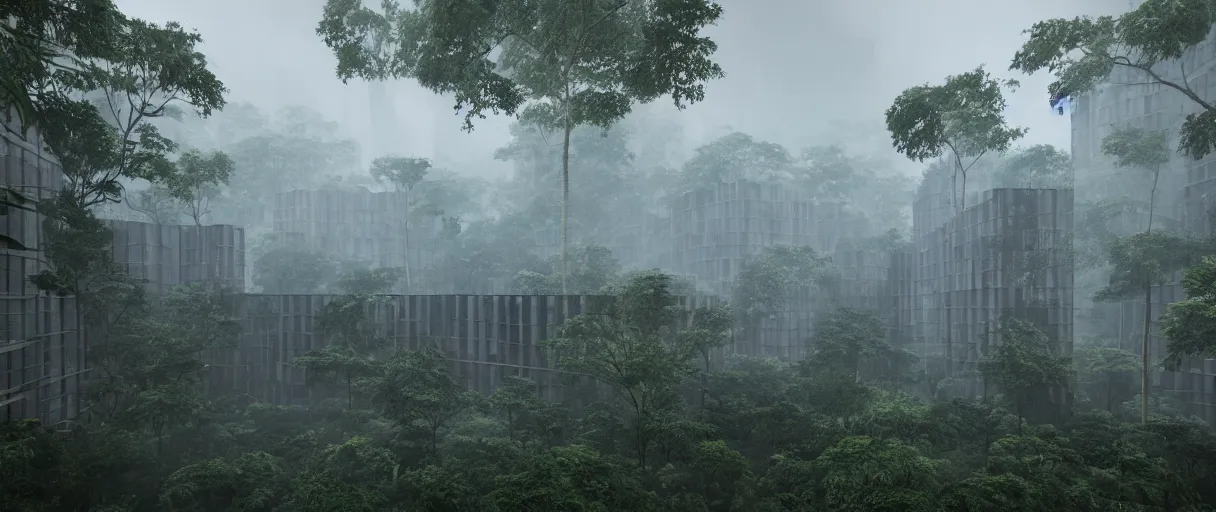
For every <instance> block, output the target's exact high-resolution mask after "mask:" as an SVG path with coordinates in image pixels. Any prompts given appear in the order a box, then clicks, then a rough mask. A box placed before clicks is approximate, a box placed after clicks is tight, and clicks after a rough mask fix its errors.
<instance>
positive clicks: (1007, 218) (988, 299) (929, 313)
mask: <svg viewBox="0 0 1216 512" xmlns="http://www.w3.org/2000/svg"><path fill="white" fill-rule="evenodd" d="M981 198H982V199H981V201H980V202H979V203H977V204H975V205H973V206H970V207H968V208H967V209H966V210H964V211H963V213H962V214H961V215H959V216H958V217H956V218H955V219H953V220H951V221H950V222H948V223H947V224H945V225H943V226H939V227H937V228H934V229H921V227H919V226H918V228H917V229H915V230H914V231H915V232H916V233H918V235H917V236H916V239H915V241H914V242H913V243H914V245H915V250H916V253H917V256H916V267H917V268H916V274H915V277H914V280H915V290H916V295H917V301H916V305H915V307H914V311H913V322H912V323H913V325H914V326H915V331H914V333H913V336H914V343H915V344H916V345H918V346H919V352H920V353H921V356H922V357H926V358H927V357H930V356H933V355H941V356H943V357H944V359H945V360H946V361H949V364H948V365H947V366H946V373H947V375H963V374H965V373H966V372H968V371H974V370H976V369H977V363H978V362H980V361H982V360H983V359H984V357H985V356H986V354H987V352H988V350H989V348H990V347H991V346H992V344H994V343H999V338H998V337H997V336H996V335H995V333H994V330H995V327H996V326H997V321H998V320H1000V319H1001V318H1002V316H1005V315H1009V316H1012V317H1014V318H1020V319H1024V320H1027V321H1030V322H1032V323H1033V324H1035V325H1036V326H1037V327H1038V328H1039V329H1040V330H1042V331H1043V332H1044V333H1045V334H1046V335H1047V337H1048V339H1049V340H1051V342H1052V343H1053V344H1055V345H1056V351H1057V353H1058V354H1060V355H1064V356H1068V355H1071V354H1072V341H1073V339H1072V335H1073V333H1072V309H1073V308H1072V293H1073V273H1072V263H1071V253H1070V252H1068V251H1067V249H1066V245H1065V244H1066V241H1067V240H1068V238H1069V237H1070V236H1071V234H1072V191H1071V190H1051V189H995V190H991V191H987V192H984V193H982V194H981ZM918 218H923V217H918Z"/></svg>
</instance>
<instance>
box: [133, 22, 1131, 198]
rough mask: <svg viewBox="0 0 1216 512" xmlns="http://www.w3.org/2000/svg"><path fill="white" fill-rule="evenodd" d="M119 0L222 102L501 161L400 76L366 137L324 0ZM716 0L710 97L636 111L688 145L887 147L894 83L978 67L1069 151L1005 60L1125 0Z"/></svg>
mask: <svg viewBox="0 0 1216 512" xmlns="http://www.w3.org/2000/svg"><path fill="white" fill-rule="evenodd" d="M116 3H117V4H118V6H119V7H120V8H121V9H122V10H123V11H124V12H127V13H129V14H130V15H132V16H136V17H142V18H146V19H148V20H150V21H155V22H166V21H179V22H181V23H182V24H183V25H184V26H185V27H186V28H191V29H195V30H197V31H198V32H199V33H200V34H201V35H202V36H203V42H204V43H203V46H202V49H203V51H204V53H205V54H206V55H207V58H208V59H209V61H210V62H211V64H212V68H213V69H214V70H215V72H216V74H217V75H218V76H219V78H220V79H221V80H223V81H224V83H225V84H226V85H227V86H228V87H229V89H231V91H232V92H231V96H230V99H231V100H232V101H244V102H249V103H252V104H254V105H256V106H258V107H259V108H263V109H265V110H267V111H273V110H275V109H277V108H280V107H285V106H289V105H307V106H309V107H311V108H313V109H315V110H317V111H319V112H321V113H322V114H324V115H325V116H326V117H327V118H328V119H331V120H335V121H338V122H340V123H341V124H342V126H343V127H344V129H345V130H346V132H347V133H348V134H349V136H352V137H355V138H356V139H358V140H359V141H360V143H361V145H362V146H363V147H364V148H365V151H364V158H365V159H368V158H371V157H372V155H375V154H387V153H400V154H409V155H415V156H422V157H427V158H431V159H433V160H435V161H436V162H437V163H442V164H447V165H452V166H453V167H455V168H459V169H461V170H463V171H465V172H473V170H475V169H476V170H482V172H485V173H487V176H501V175H502V174H503V173H506V172H508V171H509V166H508V165H506V164H504V163H503V162H498V161H495V160H494V159H493V153H494V150H495V149H497V148H498V147H501V146H502V145H504V144H505V143H506V142H507V140H508V134H507V127H508V126H509V125H510V123H511V122H512V119H511V118H510V117H509V116H489V117H488V118H487V119H485V120H481V121H479V122H478V123H476V129H475V130H474V131H473V132H472V133H465V132H462V131H461V130H460V118H459V117H457V116H456V115H454V114H453V111H452V103H453V102H452V101H450V100H449V99H446V98H441V97H439V96H437V95H436V94H434V93H432V92H430V91H427V90H424V89H422V88H421V87H419V86H418V85H417V84H415V83H412V82H411V81H408V80H399V81H393V82H389V83H388V84H387V85H386V86H385V90H386V91H387V96H388V97H389V98H390V99H391V102H392V104H393V106H394V108H395V111H396V113H397V120H396V122H397V123H399V124H398V126H399V127H400V132H399V133H397V134H393V137H391V138H390V137H387V136H385V135H383V134H380V135H373V133H372V130H371V126H372V123H371V122H370V119H371V112H370V111H369V106H370V105H371V104H372V102H370V101H369V87H368V85H367V84H366V83H364V82H361V81H359V80H357V79H355V80H351V81H350V82H349V83H348V84H345V85H344V84H342V82H341V81H340V80H338V79H337V78H336V77H335V76H334V65H335V60H334V57H333V54H332V52H331V51H330V49H329V48H327V47H326V46H325V44H324V43H323V42H322V41H321V39H320V38H319V37H318V36H317V34H316V26H317V22H318V21H319V19H320V13H321V8H322V7H323V5H324V2H323V1H321V0H298V1H287V0H259V1H248V0H246V1H240V0H214V1H210V2H194V1H189V0H118V1H117V2H116ZM721 3H722V5H723V8H724V10H725V13H724V15H723V18H722V20H721V21H720V22H719V23H718V25H717V26H716V27H713V28H711V29H710V30H709V31H708V33H709V34H710V35H711V36H712V37H713V38H714V40H715V41H716V42H717V43H718V46H719V50H718V53H717V54H716V56H715V58H716V60H717V61H718V62H719V63H720V64H721V65H722V68H723V69H724V70H725V71H726V78H724V79H721V80H718V81H714V82H711V83H710V84H709V86H708V88H707V93H706V100H705V101H704V102H703V103H700V104H696V105H693V106H691V107H690V108H688V109H687V110H686V111H684V112H678V111H676V110H675V109H674V108H670V107H669V106H668V105H669V104H668V103H667V102H666V100H662V99H660V100H658V101H657V102H655V104H654V105H652V106H648V107H640V108H639V110H649V111H651V112H654V113H655V115H659V116H671V117H673V118H674V119H675V120H676V121H677V122H678V123H679V124H680V126H682V127H683V132H684V134H685V137H684V138H685V141H684V150H685V151H689V150H691V149H693V148H695V147H697V146H700V145H702V144H704V143H706V142H708V141H709V140H711V139H713V138H715V137H718V136H721V135H725V134H726V133H729V132H733V131H741V132H745V133H749V134H752V135H753V136H755V137H756V138H758V139H762V140H767V141H771V142H776V143H779V144H783V145H788V146H790V147H802V146H804V145H810V144H845V145H858V146H864V149H866V150H875V149H877V148H876V146H877V147H889V138H888V136H887V134H886V132H885V130H884V129H883V128H882V115H883V111H884V110H885V109H886V108H887V107H888V106H889V105H890V103H891V100H892V99H894V98H895V96H896V95H897V94H899V92H900V91H902V90H903V89H905V88H907V87H911V86H913V85H918V84H921V83H926V82H928V83H938V82H940V81H941V80H942V79H943V78H944V77H945V76H947V75H950V74H957V73H961V72H965V71H969V70H971V69H974V68H975V66H977V65H980V64H985V65H986V68H987V69H988V70H989V71H990V72H992V73H993V75H994V76H998V77H1004V78H1015V79H1018V80H1019V81H1020V82H1021V83H1022V87H1021V88H1020V90H1018V91H1017V92H1016V93H1014V94H1012V95H1010V96H1009V97H1008V100H1009V109H1008V112H1007V114H1006V115H1007V116H1008V118H1009V121H1010V123H1012V124H1015V125H1020V126H1024V127H1027V128H1029V129H1030V131H1029V133H1028V134H1027V136H1026V138H1025V139H1024V140H1023V143H1025V144H1053V145H1056V146H1057V147H1060V148H1068V147H1069V122H1068V119H1067V118H1064V117H1059V116H1054V115H1052V113H1051V110H1050V108H1048V106H1047V93H1046V90H1047V84H1048V83H1049V82H1050V81H1051V79H1050V78H1049V77H1048V76H1046V75H1044V74H1040V75H1038V76H1031V77H1027V76H1020V74H1018V73H1016V72H1011V71H1007V70H1006V68H1007V67H1008V66H1009V61H1010V59H1011V58H1012V55H1013V52H1014V51H1015V50H1016V49H1017V48H1018V47H1019V46H1020V45H1021V43H1022V42H1023V41H1024V40H1025V36H1024V35H1023V34H1022V31H1023V30H1025V29H1026V28H1028V27H1030V25H1032V24H1033V23H1034V22H1035V21H1038V20H1040V19H1043V18H1044V17H1048V16H1050V17H1072V16H1077V15H1082V14H1089V15H1098V14H1110V13H1112V12H1119V11H1120V10H1121V9H1123V10H1125V9H1126V5H1122V4H1123V3H1124V2H1123V1H1122V0H1064V1H1047V0H1032V1H1023V2H974V1H966V0H926V1H920V2H897V1H884V0H852V1H850V0H827V1H816V2H808V1H788V0H780V1H777V0H761V1H741V0H727V1H724V2H721ZM842 126H845V127H851V129H849V130H848V131H847V133H849V137H848V139H849V140H836V139H838V138H839V137H840V136H839V135H838V134H839V133H840V132H839V128H840V127H842ZM859 138H860V139H861V140H857V139H859ZM880 145H881V146H880ZM377 146H381V147H380V148H377ZM373 148H377V149H379V150H378V151H377V150H375V149H373ZM859 149H861V148H859ZM917 172H919V171H917Z"/></svg>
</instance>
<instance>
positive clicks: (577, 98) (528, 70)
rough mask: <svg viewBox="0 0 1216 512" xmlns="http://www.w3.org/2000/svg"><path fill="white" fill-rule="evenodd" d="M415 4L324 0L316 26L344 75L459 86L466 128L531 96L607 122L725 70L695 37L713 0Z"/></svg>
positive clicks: (695, 90) (713, 8)
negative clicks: (638, 104) (378, 4)
mask: <svg viewBox="0 0 1216 512" xmlns="http://www.w3.org/2000/svg"><path fill="white" fill-rule="evenodd" d="M413 3H414V6H413V7H414V8H413V9H404V8H402V7H401V6H400V4H399V3H398V2H396V1H393V0H388V1H385V2H384V3H383V4H382V8H381V9H380V11H378V12H377V11H375V10H372V9H368V8H366V7H363V5H362V2H361V1H360V0H329V2H328V3H327V4H326V6H325V12H324V16H323V19H322V20H321V22H320V24H319V26H318V28H317V33H318V34H319V35H321V36H322V37H323V38H324V40H325V43H326V44H327V45H328V46H329V47H330V48H332V49H333V51H334V54H335V56H337V58H338V66H337V74H338V76H339V77H340V78H342V79H344V80H346V79H350V78H355V77H358V78H364V79H369V80H382V79H386V78H413V79H416V80H417V81H418V83H419V84H421V85H422V86H423V87H426V88H428V89H430V90H432V91H435V92H437V93H441V94H453V95H455V98H456V106H455V109H456V110H462V111H464V113H465V126H464V127H465V129H466V130H469V129H472V119H473V118H474V117H477V118H484V117H485V112H487V111H489V112H492V113H496V114H497V113H507V114H515V113H517V112H519V111H520V109H521V108H522V107H523V106H524V104H525V103H526V102H528V101H529V100H534V101H535V103H534V104H533V105H532V108H529V109H527V110H526V111H525V112H523V113H522V115H524V116H525V117H527V118H530V119H529V120H530V121H531V122H530V123H529V124H534V123H538V124H543V125H548V126H550V127H557V126H561V124H562V121H569V122H571V124H573V125H581V124H594V125H598V126H607V125H610V124H612V123H613V122H615V121H617V120H619V119H620V118H622V117H623V116H624V115H625V114H627V113H628V112H629V110H630V108H631V104H632V103H633V102H634V101H642V102H646V101H652V100H654V99H657V98H659V97H662V96H667V95H669V96H671V98H672V100H673V101H674V102H675V104H676V105H677V106H683V105H685V104H687V103H691V102H695V101H699V100H701V99H703V98H704V95H705V91H704V82H705V81H707V80H709V79H713V78H717V77H720V76H722V70H721V68H720V67H719V66H718V65H717V64H715V63H714V62H713V61H712V60H710V56H711V55H712V54H713V52H714V51H715V50H716V49H717V45H716V44H714V42H713V41H711V40H710V39H708V38H706V37H702V36H700V31H701V29H702V28H704V27H705V26H707V25H710V24H712V23H714V22H715V21H716V20H717V19H718V18H719V16H721V13H722V9H721V8H720V7H719V6H717V5H716V4H714V3H712V2H709V1H706V0H592V1H587V2H569V1H565V0H542V1H523V0H510V1H500V2H471V1H468V0H429V1H426V0H415V1H414V2H413ZM567 109H568V110H567ZM566 113H568V114H569V117H570V118H569V119H563V117H564V116H563V114H566Z"/></svg>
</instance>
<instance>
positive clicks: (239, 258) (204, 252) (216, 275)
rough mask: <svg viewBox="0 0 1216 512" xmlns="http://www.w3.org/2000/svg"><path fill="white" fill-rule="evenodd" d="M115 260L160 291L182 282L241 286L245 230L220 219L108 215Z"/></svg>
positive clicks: (235, 288) (243, 275) (242, 280)
mask: <svg viewBox="0 0 1216 512" xmlns="http://www.w3.org/2000/svg"><path fill="white" fill-rule="evenodd" d="M108 224H109V227H110V229H111V230H112V231H113V233H114V245H113V254H114V262H115V263H118V264H119V265H122V266H123V267H125V268H126V270H127V273H128V274H129V275H130V276H132V277H135V278H137V279H142V280H144V282H145V283H146V285H147V288H148V291H149V292H152V293H154V294H159V293H164V292H165V291H167V290H169V289H170V288H172V287H174V286H177V285H180V284H186V283H197V282H207V283H220V284H221V285H223V286H224V287H225V288H227V289H229V290H233V291H244V289H245V230H244V229H243V228H239V227H235V226H230V225H226V224H219V225H213V226H181V225H170V224H152V223H148V222H135V221H126V220H111V221H109V223H108Z"/></svg>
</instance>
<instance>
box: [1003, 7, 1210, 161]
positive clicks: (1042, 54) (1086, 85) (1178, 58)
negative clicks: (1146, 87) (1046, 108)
mask: <svg viewBox="0 0 1216 512" xmlns="http://www.w3.org/2000/svg"><path fill="white" fill-rule="evenodd" d="M1214 23H1216V9H1213V7H1212V4H1211V2H1210V1H1208V0H1145V1H1144V2H1141V3H1140V5H1139V6H1138V7H1137V8H1136V9H1135V10H1133V11H1131V12H1128V13H1126V14H1123V15H1121V16H1118V17H1115V16H1099V17H1096V18H1095V17H1089V16H1080V17H1077V18H1073V19H1071V20H1069V19H1063V18H1055V19H1050V20H1045V21H1040V22H1038V23H1035V24H1034V25H1033V26H1031V27H1030V29H1029V30H1026V31H1024V33H1025V34H1027V35H1028V36H1029V38H1028V39H1027V41H1026V42H1025V43H1023V44H1022V48H1021V49H1020V50H1018V51H1017V53H1016V54H1014V56H1013V62H1012V63H1011V64H1010V66H1009V69H1011V70H1015V69H1016V70H1018V71H1022V72H1024V73H1028V74H1030V73H1036V72H1039V71H1043V70H1046V71H1049V72H1051V73H1052V74H1054V75H1055V77H1056V80H1055V81H1054V82H1052V84H1051V85H1050V86H1049V90H1048V92H1049V93H1050V94H1053V95H1054V94H1061V93H1064V94H1072V95H1079V94H1085V93H1088V92H1090V91H1092V90H1094V88H1096V87H1098V86H1099V85H1100V84H1103V83H1110V82H1109V81H1110V79H1111V78H1112V77H1113V76H1116V73H1119V74H1121V75H1125V76H1128V77H1130V78H1132V80H1138V81H1137V82H1135V83H1127V84H1117V83H1116V84H1112V85H1139V84H1156V85H1160V86H1162V87H1165V88H1169V89H1173V90H1174V91H1176V92H1178V93H1179V94H1181V95H1182V96H1184V97H1185V98H1187V99H1188V100H1189V101H1191V102H1192V103H1194V104H1195V105H1196V106H1198V107H1200V108H1201V109H1202V111H1201V112H1199V113H1194V114H1188V115H1187V116H1186V119H1185V120H1184V121H1183V123H1182V126H1181V127H1180V128H1179V132H1178V135H1179V145H1178V149H1179V150H1180V151H1181V152H1183V153H1185V154H1187V155H1190V156H1191V157H1192V158H1194V159H1196V160H1198V159H1200V158H1203V157H1204V156H1205V155H1208V154H1210V153H1212V152H1213V151H1214V150H1216V103H1214V102H1212V101H1210V100H1209V99H1208V98H1207V97H1206V96H1207V94H1206V91H1200V90H1196V89H1195V88H1194V87H1193V85H1192V84H1191V83H1190V79H1189V77H1188V75H1189V73H1193V72H1195V71H1196V70H1194V69H1192V70H1187V68H1186V62H1187V60H1186V59H1185V58H1184V57H1185V56H1186V55H1187V52H1189V51H1192V50H1193V49H1194V48H1195V47H1196V46H1197V45H1199V44H1200V43H1202V42H1204V41H1205V40H1207V38H1208V34H1209V33H1210V32H1211V30H1212V26H1213V24H1214ZM1174 67H1176V69H1173V68H1174Z"/></svg>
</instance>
